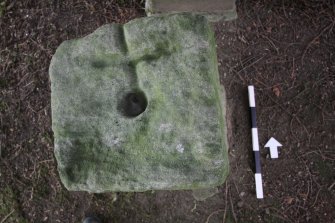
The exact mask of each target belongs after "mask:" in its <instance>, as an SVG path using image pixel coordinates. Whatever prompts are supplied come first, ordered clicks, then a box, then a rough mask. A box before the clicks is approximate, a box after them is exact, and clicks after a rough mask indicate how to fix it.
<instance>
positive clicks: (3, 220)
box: [0, 209, 15, 223]
mask: <svg viewBox="0 0 335 223" xmlns="http://www.w3.org/2000/svg"><path fill="white" fill-rule="evenodd" d="M14 211H15V209H14V210H12V211H11V212H10V213H9V214H8V215H6V216H5V217H4V218H3V219H2V220H1V222H0V223H4V222H5V221H6V220H7V219H8V218H9V217H10V216H11V215H12V214H13V213H14Z"/></svg>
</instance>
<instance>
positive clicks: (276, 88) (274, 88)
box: [272, 86, 280, 97]
mask: <svg viewBox="0 0 335 223" xmlns="http://www.w3.org/2000/svg"><path fill="white" fill-rule="evenodd" d="M272 91H273V93H274V94H275V95H276V96H277V97H279V96H280V89H279V87H278V86H274V87H273V88H272Z"/></svg>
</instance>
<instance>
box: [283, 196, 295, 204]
mask: <svg viewBox="0 0 335 223" xmlns="http://www.w3.org/2000/svg"><path fill="white" fill-rule="evenodd" d="M293 200H294V198H293V197H287V198H285V202H286V203H287V204H292V202H293Z"/></svg>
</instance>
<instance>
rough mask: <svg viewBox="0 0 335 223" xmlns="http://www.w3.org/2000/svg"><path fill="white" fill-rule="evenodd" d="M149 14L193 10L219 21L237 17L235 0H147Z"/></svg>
mask: <svg viewBox="0 0 335 223" xmlns="http://www.w3.org/2000/svg"><path fill="white" fill-rule="evenodd" d="M145 10H146V13H147V15H148V16H151V15H157V14H166V13H179V12H193V13H198V14H202V15H205V16H206V17H207V19H208V20H210V21H212V22H218V21H220V20H224V21H230V20H234V19H236V18H237V13H236V6H235V0H206V1H204V0H146V4H145Z"/></svg>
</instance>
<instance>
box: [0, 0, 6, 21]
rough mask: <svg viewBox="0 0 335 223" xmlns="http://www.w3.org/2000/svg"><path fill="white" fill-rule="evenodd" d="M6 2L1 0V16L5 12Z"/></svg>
mask: <svg viewBox="0 0 335 223" xmlns="http://www.w3.org/2000/svg"><path fill="white" fill-rule="evenodd" d="M5 6H6V3H5V1H4V0H0V17H1V16H2V15H3V14H4V13H5Z"/></svg>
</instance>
